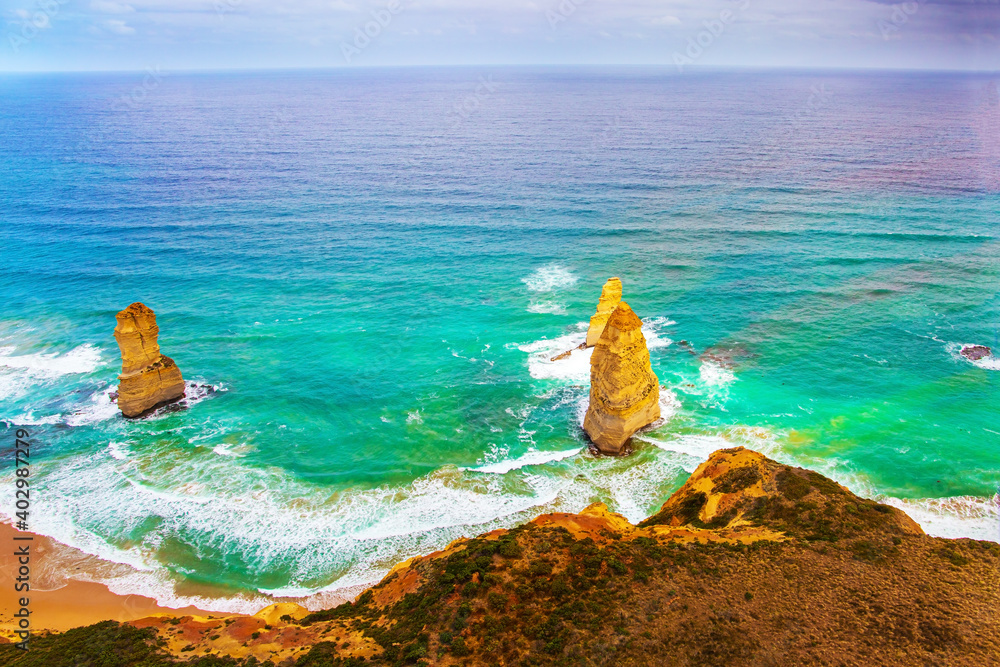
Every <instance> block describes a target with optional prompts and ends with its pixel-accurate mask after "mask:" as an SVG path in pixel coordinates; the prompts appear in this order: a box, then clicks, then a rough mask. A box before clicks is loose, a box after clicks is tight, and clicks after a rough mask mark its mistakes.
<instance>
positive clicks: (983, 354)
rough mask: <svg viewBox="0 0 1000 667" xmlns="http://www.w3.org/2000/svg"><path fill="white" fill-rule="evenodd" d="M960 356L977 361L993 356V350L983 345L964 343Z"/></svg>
mask: <svg viewBox="0 0 1000 667" xmlns="http://www.w3.org/2000/svg"><path fill="white" fill-rule="evenodd" d="M962 356H963V357H965V358H966V359H968V360H969V361H979V360H980V359H988V358H989V357H991V356H993V350H991V349H990V348H988V347H986V346H985V345H966V346H965V347H963V348H962Z"/></svg>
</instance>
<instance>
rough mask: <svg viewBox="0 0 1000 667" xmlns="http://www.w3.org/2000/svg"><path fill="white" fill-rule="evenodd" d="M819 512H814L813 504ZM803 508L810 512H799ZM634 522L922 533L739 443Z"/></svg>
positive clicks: (813, 535) (823, 532) (821, 535)
mask: <svg viewBox="0 0 1000 667" xmlns="http://www.w3.org/2000/svg"><path fill="white" fill-rule="evenodd" d="M817 507H818V508H819V509H816V508H817ZM803 508H805V509H815V510H816V511H815V513H812V512H810V513H809V514H805V513H804V512H803V515H802V516H799V513H800V512H802V510H803ZM639 525H640V526H641V527H652V526H663V527H670V528H677V527H686V528H688V529H696V530H712V531H715V532H716V533H720V531H721V533H720V534H730V535H733V534H739V533H742V532H743V531H746V530H747V529H748V528H749V527H751V526H766V527H767V528H769V529H771V530H774V531H777V532H776V533H775V537H772V539H774V540H779V539H784V538H783V537H781V535H785V536H788V535H792V536H796V537H805V538H806V539H811V540H825V539H827V538H828V537H830V536H832V535H833V534H838V535H848V534H852V533H853V532H857V531H862V530H865V529H870V530H873V531H878V532H880V533H882V534H883V535H887V536H888V535H923V534H924V531H923V530H922V529H921V528H920V526H919V525H918V524H917V522H915V521H914V520H913V519H911V518H910V517H909V516H907V515H906V514H905V513H904V512H902V511H901V510H898V509H896V508H894V507H889V506H887V505H880V504H878V503H876V502H873V501H869V500H863V499H860V498H858V497H857V496H855V495H854V494H853V493H851V492H850V490H848V489H847V488H845V487H843V486H841V485H840V484H837V483H836V482H834V481H833V480H831V479H828V478H826V477H823V476H822V475H820V474H819V473H816V472H813V471H811V470H804V469H802V468H792V467H790V466H786V465H782V464H780V463H778V462H777V461H772V460H771V459H769V458H767V457H766V456H764V455H763V454H760V453H759V452H755V451H753V450H750V449H745V448H743V447H736V448H733V449H722V450H719V451H717V452H714V453H713V454H712V455H711V456H710V457H709V459H708V461H705V462H704V463H702V464H701V465H700V466H698V469H697V470H695V471H694V474H693V475H691V477H690V478H688V481H687V482H686V483H685V484H684V486H682V487H681V488H680V489H678V490H677V492H676V493H674V495H673V496H671V497H670V499H669V500H667V502H666V503H664V505H663V507H661V508H660V511H659V512H657V513H656V514H654V515H653V516H651V517H650V518H648V519H646V520H645V521H643V522H642V523H641V524H639Z"/></svg>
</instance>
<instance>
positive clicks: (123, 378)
mask: <svg viewBox="0 0 1000 667" xmlns="http://www.w3.org/2000/svg"><path fill="white" fill-rule="evenodd" d="M117 319H118V325H117V326H116V327H115V340H116V341H118V348H119V349H120V350H121V354H122V373H121V375H119V376H118V409H120V410H121V411H122V414H123V415H125V416H126V417H138V416H140V415H142V414H145V413H146V412H149V411H150V410H152V409H153V408H155V407H157V406H160V405H163V404H165V403H170V402H173V401H176V400H178V399H180V398H182V397H183V396H184V378H183V377H181V371H180V369H179V368H178V367H177V364H176V363H174V360H173V359H171V358H170V357H166V356H163V355H162V354H160V345H159V343H158V342H157V338H158V337H159V334H160V329H159V327H157V326H156V315H155V314H154V313H153V311H152V310H151V309H150V308H148V307H147V306H145V305H143V304H141V303H133V304H132V305H131V306H129V307H128V308H126V309H125V310H123V311H121V312H120V313H118V315H117Z"/></svg>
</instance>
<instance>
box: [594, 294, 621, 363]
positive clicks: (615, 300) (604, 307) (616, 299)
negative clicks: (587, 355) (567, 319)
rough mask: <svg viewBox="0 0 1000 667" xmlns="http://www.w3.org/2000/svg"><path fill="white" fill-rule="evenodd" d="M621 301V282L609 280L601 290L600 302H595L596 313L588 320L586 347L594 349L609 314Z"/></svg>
mask: <svg viewBox="0 0 1000 667" xmlns="http://www.w3.org/2000/svg"><path fill="white" fill-rule="evenodd" d="M621 300H622V281H621V280H619V279H618V278H610V279H609V280H608V282H606V283H604V288H603V289H602V290H601V300H600V301H598V302H597V312H596V313H595V314H594V316H593V317H591V318H590V328H588V329H587V347H594V346H595V345H597V341H599V340H600V339H601V334H602V333H604V325H606V324H607V323H608V318H609V317H611V313H613V312H615V308H617V307H618V304H619V303H621Z"/></svg>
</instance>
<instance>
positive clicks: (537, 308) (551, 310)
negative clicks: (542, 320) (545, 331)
mask: <svg viewBox="0 0 1000 667" xmlns="http://www.w3.org/2000/svg"><path fill="white" fill-rule="evenodd" d="M528 312H529V313H535V314H536V315H565V314H566V306H564V305H562V304H559V303H555V302H554V301H533V302H532V303H530V304H528Z"/></svg>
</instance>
